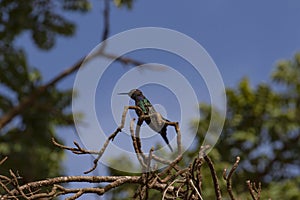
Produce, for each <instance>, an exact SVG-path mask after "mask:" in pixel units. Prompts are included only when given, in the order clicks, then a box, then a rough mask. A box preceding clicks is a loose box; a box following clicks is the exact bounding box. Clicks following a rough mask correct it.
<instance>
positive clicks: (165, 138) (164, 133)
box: [160, 126, 173, 152]
mask: <svg viewBox="0 0 300 200" xmlns="http://www.w3.org/2000/svg"><path fill="white" fill-rule="evenodd" d="M160 135H161V136H162V138H163V139H164V141H165V142H166V143H167V145H168V147H169V148H170V150H171V151H172V152H173V148H172V147H171V145H170V143H169V140H168V138H167V127H166V126H164V127H163V128H162V130H161V131H160Z"/></svg>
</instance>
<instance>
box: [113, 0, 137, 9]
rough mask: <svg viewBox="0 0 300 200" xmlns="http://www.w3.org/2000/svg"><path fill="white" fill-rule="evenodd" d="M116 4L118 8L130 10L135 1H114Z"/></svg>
mask: <svg viewBox="0 0 300 200" xmlns="http://www.w3.org/2000/svg"><path fill="white" fill-rule="evenodd" d="M114 3H115V5H116V6H117V7H123V6H126V7H127V8H128V9H131V8H132V3H133V0H114Z"/></svg>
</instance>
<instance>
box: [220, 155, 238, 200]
mask: <svg viewBox="0 0 300 200" xmlns="http://www.w3.org/2000/svg"><path fill="white" fill-rule="evenodd" d="M239 162H240V157H236V161H235V163H234V164H233V166H232V168H231V170H230V171H229V173H228V175H227V176H226V172H227V170H226V169H224V171H223V178H224V179H225V180H226V183H227V191H228V194H229V196H230V198H231V200H235V197H234V195H233V193H232V181H231V177H232V175H233V173H234V171H235V170H236V168H237V167H238V165H239Z"/></svg>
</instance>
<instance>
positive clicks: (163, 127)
mask: <svg viewBox="0 0 300 200" xmlns="http://www.w3.org/2000/svg"><path fill="white" fill-rule="evenodd" d="M118 94H119V95H128V96H129V97H130V98H131V99H133V100H134V101H135V106H138V107H139V108H140V109H141V110H135V112H136V114H137V116H139V117H140V116H142V115H149V116H150V117H147V118H146V119H145V121H146V123H147V124H148V126H149V127H150V128H151V129H152V130H153V131H155V132H157V133H159V134H160V135H161V136H162V138H163V139H164V141H165V142H166V143H167V145H168V147H169V148H170V150H171V151H172V152H173V149H172V147H171V145H170V144H169V140H168V138H167V126H168V125H167V124H165V123H164V122H170V121H169V120H167V119H165V118H163V117H162V116H161V114H160V113H159V112H157V111H156V110H155V109H154V107H153V106H152V104H151V103H150V101H149V100H148V99H147V98H146V97H145V96H144V95H143V93H142V91H141V90H139V89H132V90H131V91H130V92H128V93H118Z"/></svg>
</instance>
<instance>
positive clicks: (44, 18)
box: [0, 0, 91, 49]
mask: <svg viewBox="0 0 300 200" xmlns="http://www.w3.org/2000/svg"><path fill="white" fill-rule="evenodd" d="M90 8H91V5H90V3H89V1H88V0H63V1H46V0H27V1H11V0H1V1H0V46H3V45H4V44H11V42H12V41H13V40H14V39H15V38H16V37H17V36H18V35H20V34H21V33H22V32H23V31H30V33H31V36H32V39H33V40H34V42H35V44H36V45H37V46H38V47H39V48H41V49H50V48H51V47H53V45H54V44H55V38H56V36H57V35H65V36H70V35H72V34H73V33H74V31H75V25H74V23H73V22H71V21H69V20H67V19H65V18H64V17H63V15H62V11H81V12H86V11H88V10H89V9H90ZM1 43H2V45H1Z"/></svg>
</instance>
